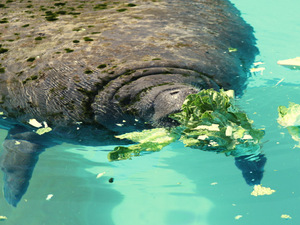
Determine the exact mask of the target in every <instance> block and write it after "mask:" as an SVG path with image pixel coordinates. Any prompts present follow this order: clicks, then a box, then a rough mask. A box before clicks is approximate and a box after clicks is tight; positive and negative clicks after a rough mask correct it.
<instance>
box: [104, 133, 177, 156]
mask: <svg viewBox="0 0 300 225" xmlns="http://www.w3.org/2000/svg"><path fill="white" fill-rule="evenodd" d="M116 138H119V139H128V140H131V141H133V142H138V143H139V144H136V145H131V146H129V147H123V146H118V147H116V148H115V149H114V150H113V151H111V152H110V153H109V154H108V159H109V160H110V161H115V160H122V159H130V158H131V157H132V156H139V155H140V152H142V151H152V152H155V151H160V150H161V149H162V148H163V147H165V146H167V145H169V144H170V143H172V142H174V141H176V140H177V139H178V138H179V135H178V134H176V132H170V131H168V130H167V129H165V128H155V129H150V130H143V131H142V132H131V133H126V134H123V135H119V136H116Z"/></svg>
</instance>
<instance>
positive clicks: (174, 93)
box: [170, 91, 179, 95]
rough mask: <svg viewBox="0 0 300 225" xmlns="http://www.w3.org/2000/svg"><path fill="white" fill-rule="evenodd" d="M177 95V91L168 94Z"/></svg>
mask: <svg viewBox="0 0 300 225" xmlns="http://www.w3.org/2000/svg"><path fill="white" fill-rule="evenodd" d="M178 93H179V91H172V92H171V93H170V95H176V94H178Z"/></svg>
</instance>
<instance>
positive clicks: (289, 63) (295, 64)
mask: <svg viewBox="0 0 300 225" xmlns="http://www.w3.org/2000/svg"><path fill="white" fill-rule="evenodd" d="M277 64H278V65H280V66H284V67H287V68H289V69H292V70H300V57H296V58H293V59H286V60H279V61H278V62H277Z"/></svg>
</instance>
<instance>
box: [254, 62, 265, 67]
mask: <svg viewBox="0 0 300 225" xmlns="http://www.w3.org/2000/svg"><path fill="white" fill-rule="evenodd" d="M262 64H264V63H263V62H255V63H253V66H258V65H262Z"/></svg>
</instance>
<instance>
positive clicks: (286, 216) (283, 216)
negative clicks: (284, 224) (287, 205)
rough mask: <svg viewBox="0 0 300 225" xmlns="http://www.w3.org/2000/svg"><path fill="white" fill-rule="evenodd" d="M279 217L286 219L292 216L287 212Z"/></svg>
mask: <svg viewBox="0 0 300 225" xmlns="http://www.w3.org/2000/svg"><path fill="white" fill-rule="evenodd" d="M281 218H282V219H287V220H291V219H292V217H291V216H290V215H288V214H282V215H281Z"/></svg>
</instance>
